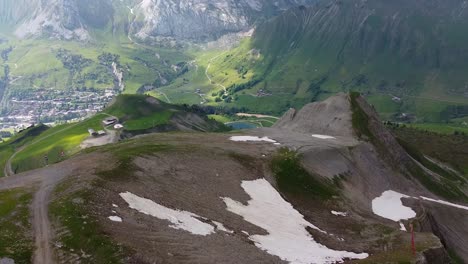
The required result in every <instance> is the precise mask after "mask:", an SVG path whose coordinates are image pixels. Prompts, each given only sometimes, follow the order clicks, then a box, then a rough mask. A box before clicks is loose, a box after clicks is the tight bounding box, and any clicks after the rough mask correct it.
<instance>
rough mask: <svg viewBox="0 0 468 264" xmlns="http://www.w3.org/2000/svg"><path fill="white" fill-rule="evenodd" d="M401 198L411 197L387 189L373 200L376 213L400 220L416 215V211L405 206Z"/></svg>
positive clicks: (373, 208)
mask: <svg viewBox="0 0 468 264" xmlns="http://www.w3.org/2000/svg"><path fill="white" fill-rule="evenodd" d="M401 198H411V197H410V196H408V195H404V194H401V193H398V192H395V191H391V190H390V191H385V192H384V193H382V195H381V196H380V197H377V198H375V199H374V200H372V211H373V212H374V214H376V215H378V216H381V217H383V218H387V219H390V220H393V221H395V222H398V221H400V220H407V219H411V218H413V217H416V212H415V211H413V209H411V208H410V207H407V206H404V205H403V203H402V202H401Z"/></svg>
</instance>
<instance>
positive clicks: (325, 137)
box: [312, 134, 336, 139]
mask: <svg viewBox="0 0 468 264" xmlns="http://www.w3.org/2000/svg"><path fill="white" fill-rule="evenodd" d="M312 137H314V138H320V139H336V137H332V136H327V135H319V134H314V135H312Z"/></svg>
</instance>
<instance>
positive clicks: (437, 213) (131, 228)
mask: <svg viewBox="0 0 468 264" xmlns="http://www.w3.org/2000/svg"><path fill="white" fill-rule="evenodd" d="M354 100H355V101H353V98H350V97H349V96H348V95H345V94H341V95H339V96H337V97H333V98H331V99H329V100H327V101H325V102H323V103H316V104H312V105H309V106H306V108H304V109H303V110H301V111H299V112H296V111H290V112H288V113H287V114H286V115H285V117H283V118H282V119H281V120H280V121H279V122H278V123H277V125H276V126H275V127H273V128H269V129H267V128H264V129H257V130H252V131H245V132H243V133H228V134H225V133H224V134H223V133H189V132H177V133H157V134H150V135H144V136H139V137H137V138H134V139H129V140H124V141H122V142H120V143H117V144H114V145H107V146H104V147H100V148H95V149H92V150H89V151H88V153H82V154H80V155H78V156H76V157H75V158H72V159H70V160H68V161H65V162H63V163H60V164H57V165H53V166H50V167H47V168H45V169H42V170H37V171H32V172H28V173H24V174H19V175H15V176H12V177H9V178H7V179H3V180H0V189H7V188H15V187H21V186H31V185H35V186H37V193H36V195H35V197H34V200H33V223H34V225H33V226H34V230H35V233H34V234H35V239H36V246H37V249H36V254H35V259H34V262H35V263H105V262H103V261H102V259H101V258H100V257H102V256H103V255H99V254H102V252H101V253H99V252H96V251H95V250H93V247H92V246H90V245H92V243H91V242H92V241H91V242H90V240H92V239H93V238H88V239H87V240H83V241H81V240H79V241H75V242H74V243H76V242H79V243H77V244H73V243H69V241H68V242H67V240H66V239H65V238H66V237H67V236H68V237H70V235H71V236H72V237H73V235H74V234H77V233H74V232H77V231H76V230H74V228H71V229H70V221H71V220H66V219H80V220H79V221H80V226H81V223H82V227H80V228H82V231H81V232H85V233H87V232H89V231H88V230H87V228H88V227H87V225H88V224H87V223H89V222H92V223H95V227H96V228H97V231H96V232H94V233H98V234H102V235H103V236H105V238H106V239H108V240H105V241H111V242H112V243H113V244H115V245H116V247H118V248H119V250H116V251H115V252H117V253H112V254H111V255H104V256H112V257H117V258H118V259H119V260H120V261H121V262H123V263H285V262H286V261H285V260H282V259H281V258H280V257H279V256H277V255H275V254H272V253H271V252H268V251H266V250H263V249H262V248H260V247H259V246H258V245H257V244H256V243H254V241H253V240H252V237H253V236H254V235H258V236H265V235H268V231H267V230H265V229H264V228H261V227H259V226H257V225H255V224H252V223H251V222H249V221H248V220H247V219H246V218H245V217H242V216H240V215H238V214H235V213H233V212H231V211H229V210H227V208H226V203H225V202H224V201H223V198H224V197H228V198H230V199H232V200H234V201H239V202H240V203H241V204H243V205H246V204H248V203H249V201H250V200H251V199H252V197H250V196H249V194H247V193H246V191H245V190H244V189H243V188H242V187H241V184H242V183H243V182H244V181H253V180H257V179H263V178H264V179H266V180H267V181H268V182H269V183H270V184H271V185H272V186H273V187H274V188H275V189H276V190H278V191H279V192H280V193H281V197H282V198H283V199H285V200H286V201H287V202H289V203H290V204H291V205H292V206H293V207H294V208H295V209H296V210H298V211H299V212H300V213H301V214H302V215H303V216H304V219H305V220H306V221H308V222H309V223H310V224H312V225H314V226H316V227H318V228H320V229H321V230H325V231H326V233H324V232H320V231H318V230H316V229H312V228H310V229H307V231H308V233H309V234H310V235H311V236H312V237H313V238H314V240H315V241H317V242H318V243H320V244H322V245H325V246H326V247H328V248H330V249H333V250H346V251H348V252H366V253H369V254H370V256H369V257H368V258H367V259H364V260H350V259H345V262H346V263H348V262H349V263H384V262H388V263H398V262H399V261H406V260H408V261H416V259H417V260H418V261H420V262H418V263H447V261H448V253H447V252H448V251H451V252H455V253H456V254H457V255H458V257H459V258H461V259H462V260H466V259H468V256H467V252H466V247H465V246H464V245H466V244H467V241H466V238H467V237H468V235H467V233H466V232H468V230H467V229H466V227H465V226H464V224H463V223H464V222H466V221H464V220H463V219H466V218H467V217H468V211H467V210H464V209H460V208H455V207H450V206H446V205H440V204H436V203H433V202H428V201H423V200H421V199H415V198H407V199H402V202H403V204H404V205H406V206H410V207H411V208H413V210H415V211H416V212H417V217H415V218H413V219H410V220H407V221H406V220H405V221H403V223H404V224H405V225H406V226H409V224H410V223H412V224H413V225H414V226H415V230H416V231H417V233H416V245H417V256H416V257H412V253H411V235H410V233H409V232H403V231H400V226H399V224H398V223H397V222H394V221H390V220H388V219H384V218H382V217H379V216H377V215H375V214H374V213H373V210H372V201H373V199H375V198H376V197H378V196H380V195H381V194H382V193H383V192H385V191H388V190H394V191H397V192H401V193H403V194H406V195H409V196H411V197H419V196H425V197H430V198H434V199H444V198H443V197H440V196H438V195H435V194H433V193H432V192H431V191H429V190H428V189H427V187H425V185H424V184H423V183H421V182H420V181H419V180H418V178H416V177H413V176H412V175H409V174H408V171H407V170H406V169H399V168H398V167H395V165H394V162H395V161H399V162H402V163H401V164H402V167H403V166H405V168H411V167H409V166H410V165H406V164H413V163H411V162H412V158H411V157H410V156H409V154H407V153H406V152H405V150H404V149H403V148H402V147H400V146H399V145H398V143H397V142H396V140H395V139H394V138H393V135H392V134H391V133H390V132H388V131H386V130H385V128H384V127H382V126H381V124H380V123H379V122H378V119H376V118H377V117H376V116H374V112H373V110H372V108H371V107H370V106H368V105H367V104H366V103H365V101H363V100H361V99H360V98H357V99H356V98H354ZM356 100H357V101H356ZM356 102H357V103H359V105H360V109H363V111H365V113H367V116H368V119H367V127H368V129H369V130H370V131H372V135H378V138H379V140H378V141H374V140H375V139H371V138H369V137H367V138H365V137H363V136H362V135H361V136H359V134H360V131H356V127H355V124H353V122H354V118H355V116H354V115H353V111H351V109H352V108H353V106H355V105H353V104H354V103H356ZM361 132H362V131H361ZM232 136H258V137H259V138H263V137H265V136H267V137H268V140H270V141H272V140H274V141H275V142H277V143H276V144H275V143H274V142H235V141H232V140H230V137H232ZM324 136H327V137H326V138H324ZM382 146H383V147H382ZM285 149H289V150H292V151H296V152H297V153H299V155H300V164H298V166H300V167H303V168H304V169H305V171H306V172H307V175H308V176H307V177H312V178H313V179H314V180H316V184H317V188H318V186H328V187H327V188H330V189H331V190H332V191H333V195H332V196H330V197H322V196H314V195H312V196H310V195H308V194H307V193H303V192H291V191H288V190H287V189H283V187H282V186H281V185H279V181H278V179H279V178H278V177H279V176H278V173H277V172H276V171H275V170H274V169H273V168H274V166H273V165H275V164H274V162H277V161H278V157H279V155H280V153H281V152H282V151H285ZM283 161H284V160H283ZM405 162H407V163H405ZM418 166H422V165H418ZM299 172H300V171H299ZM83 192H85V193H87V194H86V195H83ZM126 192H130V193H132V194H135V195H137V196H140V197H143V198H146V199H149V200H151V201H153V202H155V203H157V204H159V205H160V206H163V207H165V208H169V209H172V210H177V211H179V212H180V211H186V212H190V213H192V214H194V215H196V217H195V218H196V219H198V220H199V221H201V222H203V223H205V224H208V225H210V226H212V228H213V230H214V233H211V234H209V235H196V234H192V233H190V232H188V231H186V230H184V229H181V228H175V227H174V224H173V223H172V224H171V222H170V221H168V220H164V219H160V218H157V217H154V216H151V215H149V214H144V213H141V212H139V211H137V210H135V209H132V208H130V207H129V204H128V203H127V202H126V201H125V200H124V199H122V196H121V194H122V193H126ZM67 199H72V201H74V203H75V204H79V205H80V208H81V209H83V210H84V211H79V212H78V211H77V212H76V216H77V218H73V217H74V214H75V213H74V212H73V210H72V209H70V210H71V211H70V210H68V211H67V215H60V214H57V212H56V211H55V209H54V214H50V213H49V207H48V206H50V203H53V204H54V206H56V205H57V204H58V205H63V204H67V203H66V201H67ZM453 202H457V203H458V204H460V205H463V204H464V203H463V201H453ZM81 209H80V210H81ZM332 210H333V211H338V212H346V216H339V215H334V214H332V213H331V211H332ZM58 212H59V213H60V212H61V211H58ZM110 216H114V217H117V219H120V221H114V220H112V221H111V219H109V217H110ZM70 217H72V218H70ZM114 219H116V218H114ZM172 220H173V219H172ZM67 221H68V222H67ZM179 221H180V220H179ZM72 222H73V221H72ZM179 223H180V222H179ZM216 223H222V224H223V226H222V227H220V226H219V225H217V224H216ZM71 227H73V226H71ZM77 237H78V236H77ZM90 243H91V244H90ZM77 245H81V246H77ZM109 254H110V253H109ZM0 257H1V256H0Z"/></svg>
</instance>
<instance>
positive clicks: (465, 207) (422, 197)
mask: <svg viewBox="0 0 468 264" xmlns="http://www.w3.org/2000/svg"><path fill="white" fill-rule="evenodd" d="M421 199H423V200H426V201H429V202H433V203H438V204H443V205H448V206H452V207H455V208H459V209H463V210H468V207H467V206H463V205H459V204H454V203H449V202H446V201H442V200H436V199H431V198H427V197H424V196H421Z"/></svg>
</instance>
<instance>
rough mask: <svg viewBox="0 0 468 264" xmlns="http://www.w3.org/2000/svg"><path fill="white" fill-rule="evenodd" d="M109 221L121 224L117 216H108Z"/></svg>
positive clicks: (120, 219)
mask: <svg viewBox="0 0 468 264" xmlns="http://www.w3.org/2000/svg"><path fill="white" fill-rule="evenodd" d="M109 220H111V221H113V222H119V223H122V218H120V217H118V216H109Z"/></svg>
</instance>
